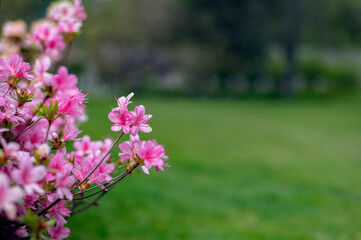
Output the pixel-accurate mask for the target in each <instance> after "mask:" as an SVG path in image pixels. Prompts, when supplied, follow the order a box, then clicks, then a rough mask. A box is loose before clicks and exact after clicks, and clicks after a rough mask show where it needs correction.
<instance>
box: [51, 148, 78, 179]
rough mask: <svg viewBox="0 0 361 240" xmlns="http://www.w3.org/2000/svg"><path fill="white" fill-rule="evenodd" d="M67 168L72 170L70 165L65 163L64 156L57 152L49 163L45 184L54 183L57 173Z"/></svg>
mask: <svg viewBox="0 0 361 240" xmlns="http://www.w3.org/2000/svg"><path fill="white" fill-rule="evenodd" d="M68 168H72V164H71V163H69V162H67V161H65V156H64V154H63V153H61V152H60V151H58V152H57V153H56V154H55V155H54V157H53V158H52V159H51V160H50V162H49V165H48V173H47V175H46V177H45V180H46V181H47V182H50V181H54V180H55V179H56V174H57V173H58V172H61V171H62V170H64V169H68Z"/></svg>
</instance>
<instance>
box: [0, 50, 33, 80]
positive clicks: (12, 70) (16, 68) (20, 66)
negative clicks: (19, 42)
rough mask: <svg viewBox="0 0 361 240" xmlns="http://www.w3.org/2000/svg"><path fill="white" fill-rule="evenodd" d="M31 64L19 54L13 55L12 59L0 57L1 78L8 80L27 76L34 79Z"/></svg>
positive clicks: (26, 77)
mask: <svg viewBox="0 0 361 240" xmlns="http://www.w3.org/2000/svg"><path fill="white" fill-rule="evenodd" d="M29 71H30V65H29V63H27V62H24V61H23V58H22V57H19V56H18V55H11V56H10V59H9V60H7V59H6V58H3V59H0V80H2V81H3V80H5V81H8V80H9V78H15V79H20V78H25V79H28V80H32V79H33V76H32V75H31V74H30V73H29Z"/></svg>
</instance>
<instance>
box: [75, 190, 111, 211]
mask: <svg viewBox="0 0 361 240" xmlns="http://www.w3.org/2000/svg"><path fill="white" fill-rule="evenodd" d="M106 193H107V192H102V194H100V195H99V196H98V197H97V198H95V199H94V200H93V201H92V202H91V203H89V204H88V205H86V206H84V207H82V208H80V209H78V210H76V211H72V213H71V216H73V215H74V214H77V213H79V212H82V211H84V210H86V209H88V208H90V207H92V206H94V203H96V202H97V201H98V200H99V199H100V198H102V197H103V196H104V195H105V194H106Z"/></svg>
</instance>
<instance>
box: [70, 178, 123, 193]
mask: <svg viewBox="0 0 361 240" xmlns="http://www.w3.org/2000/svg"><path fill="white" fill-rule="evenodd" d="M123 174H124V173H122V174H120V175H118V176H116V177H114V178H113V179H112V180H110V181H107V182H103V183H102V184H100V185H96V186H94V187H91V188H88V189H86V190H84V191H79V192H77V193H74V194H73V196H76V195H79V194H83V193H86V192H90V191H92V190H94V189H96V188H99V187H101V185H105V184H107V183H112V182H113V181H115V180H117V179H119V178H120V177H122V175H123Z"/></svg>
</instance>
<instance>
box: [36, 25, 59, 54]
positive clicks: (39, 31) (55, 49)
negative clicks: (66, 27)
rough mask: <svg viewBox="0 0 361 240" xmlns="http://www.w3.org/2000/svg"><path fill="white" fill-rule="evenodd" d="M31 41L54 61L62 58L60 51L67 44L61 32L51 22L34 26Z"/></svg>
mask: <svg viewBox="0 0 361 240" xmlns="http://www.w3.org/2000/svg"><path fill="white" fill-rule="evenodd" d="M33 28H34V30H33V33H32V37H31V41H32V42H33V43H35V44H36V45H37V46H38V47H39V48H40V49H41V50H42V51H43V53H44V54H45V56H49V57H50V58H51V59H53V60H58V59H59V58H60V51H61V50H63V49H64V48H65V42H64V40H63V37H62V36H61V35H60V32H59V31H58V29H57V28H56V26H55V25H53V24H52V23H51V22H49V21H41V22H38V23H36V24H35V25H34V27H33Z"/></svg>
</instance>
